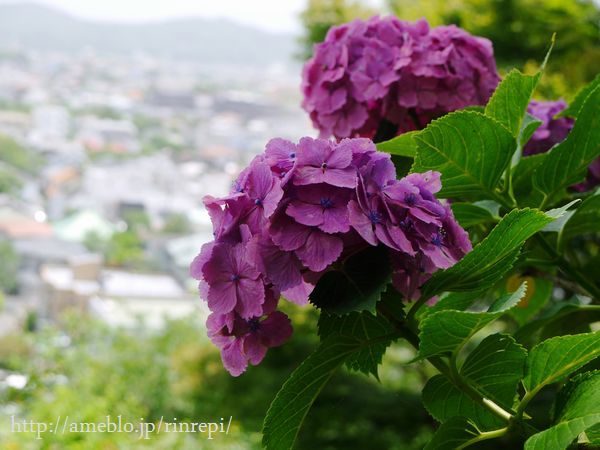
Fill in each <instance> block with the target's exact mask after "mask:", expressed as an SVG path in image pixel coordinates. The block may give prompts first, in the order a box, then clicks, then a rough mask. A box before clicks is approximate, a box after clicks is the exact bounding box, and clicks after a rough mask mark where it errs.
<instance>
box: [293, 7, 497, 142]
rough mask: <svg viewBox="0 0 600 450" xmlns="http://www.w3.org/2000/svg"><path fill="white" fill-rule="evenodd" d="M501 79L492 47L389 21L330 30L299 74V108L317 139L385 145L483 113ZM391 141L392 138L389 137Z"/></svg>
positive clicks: (446, 29)
mask: <svg viewBox="0 0 600 450" xmlns="http://www.w3.org/2000/svg"><path fill="white" fill-rule="evenodd" d="M499 80H500V78H499V76H498V73H497V71H496V63H495V60H494V53H493V49H492V44H491V42H490V41H489V40H487V39H484V38H480V37H475V36H472V35H470V34H469V33H467V32H466V31H464V30H462V29H460V28H458V27H455V26H453V25H451V26H441V27H436V28H433V29H430V28H429V25H428V24H427V22H426V21H425V20H419V21H417V22H414V23H411V22H406V21H402V20H399V19H397V18H396V17H392V16H390V17H383V18H381V17H377V16H376V17H372V18H371V19H369V20H367V21H363V20H355V21H353V22H350V23H347V24H344V25H341V26H338V27H333V28H331V29H330V30H329V33H328V34H327V37H326V38H325V41H324V42H323V43H321V44H317V45H316V46H315V52H314V56H313V57H312V58H311V59H310V60H309V61H308V62H307V63H306V64H305V66H304V70H303V80H302V92H303V95H304V100H303V102H302V106H303V107H304V109H305V110H306V111H307V112H308V113H309V114H310V117H311V119H312V121H313V124H314V126H315V128H317V129H318V130H319V131H320V134H321V136H322V137H330V136H335V137H336V138H338V139H341V138H345V137H356V136H365V137H369V138H374V137H375V136H376V135H377V134H378V130H379V131H380V133H379V134H381V130H382V129H383V128H387V129H386V131H385V133H386V138H391V137H393V136H394V135H396V134H399V133H401V132H404V131H408V130H414V129H421V128H423V127H425V126H426V125H427V123H428V122H429V121H431V120H432V119H435V118H437V117H440V116H442V115H444V114H446V113H448V112H450V111H454V110H456V109H460V108H464V107H466V106H470V105H484V104H485V103H486V102H487V100H488V99H489V97H490V95H491V94H492V92H493V91H494V89H495V88H496V85H497V84H498V82H499ZM390 134H391V135H390Z"/></svg>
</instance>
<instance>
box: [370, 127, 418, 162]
mask: <svg viewBox="0 0 600 450" xmlns="http://www.w3.org/2000/svg"><path fill="white" fill-rule="evenodd" d="M417 133H418V131H408V132H406V133H402V134H401V135H399V136H396V137H395V138H393V139H390V140H389V141H384V142H379V143H378V144H375V146H376V147H377V150H379V151H380V152H385V153H390V154H392V155H399V156H408V157H410V158H414V157H415V156H416V154H417V143H416V142H415V140H414V139H413V137H414V136H415V134H417Z"/></svg>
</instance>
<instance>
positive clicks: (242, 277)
mask: <svg viewBox="0 0 600 450" xmlns="http://www.w3.org/2000/svg"><path fill="white" fill-rule="evenodd" d="M543 66H544V65H542V69H541V70H540V72H538V73H537V74H534V75H524V74H522V73H521V72H519V71H517V70H513V71H511V72H510V73H509V74H508V75H506V77H504V79H503V80H502V81H501V82H499V78H498V75H497V73H496V69H495V63H494V59H493V52H492V47H491V44H490V43H489V42H488V41H486V40H484V39H481V38H477V37H473V36H470V35H469V34H467V33H466V32H464V31H463V30H460V29H458V28H456V27H438V28H434V29H430V28H429V27H428V25H427V23H425V22H423V21H420V22H416V23H407V22H402V21H400V20H397V19H395V18H391V17H390V18H378V17H375V18H373V19H371V20H369V21H366V22H363V21H355V22H352V23H350V24H347V25H342V26H341V27H336V28H332V29H331V31H330V32H329V34H328V35H327V39H326V41H325V42H324V43H323V44H319V45H317V46H316V47H315V55H314V57H313V58H312V59H311V60H310V61H309V62H308V63H307V65H306V66H305V69H304V83H303V92H304V94H305V100H304V107H305V108H306V109H307V111H308V112H309V113H310V114H311V117H312V119H313V122H314V123H315V125H316V126H317V128H318V129H319V130H320V132H321V138H319V139H313V138H310V137H305V138H302V139H300V140H299V142H297V143H294V142H290V141H286V140H283V139H273V140H271V141H270V142H269V143H268V144H267V145H266V148H265V151H264V153H262V154H261V155H259V156H257V157H256V158H255V159H254V160H253V161H252V162H251V164H250V165H249V166H248V167H247V168H246V169H245V170H244V171H243V172H242V173H241V174H240V175H239V177H238V178H237V180H236V181H235V183H234V186H233V188H232V190H231V192H230V193H229V194H228V195H227V196H225V197H223V198H214V197H210V196H209V197H206V198H205V199H204V204H205V206H206V208H207V210H208V211H209V213H210V216H211V219H212V222H213V229H214V240H213V241H212V242H210V243H208V244H205V245H204V246H203V247H202V249H201V251H200V254H199V255H198V256H197V257H196V258H195V260H194V261H193V262H192V264H191V275H192V276H193V277H194V278H196V279H197V280H198V281H199V290H200V296H201V297H202V299H203V300H205V301H206V302H207V304H208V307H209V309H210V310H211V314H210V316H209V318H208V321H207V330H208V335H209V337H210V339H211V340H212V342H213V343H214V344H215V345H216V346H217V347H219V348H220V350H221V355H222V360H223V365H224V367H225V369H226V370H228V371H229V372H230V373H231V374H232V375H234V376H239V375H241V374H242V373H243V372H244V371H246V370H249V369H248V365H256V364H259V363H260V362H261V361H262V360H263V358H264V357H265V354H266V352H267V350H268V349H269V348H272V347H277V346H279V345H282V344H284V343H285V341H286V340H287V339H288V338H289V337H290V336H291V334H292V323H291V321H290V319H289V318H288V317H287V316H286V315H285V314H284V313H283V312H282V311H280V310H278V305H279V304H280V302H283V301H290V302H293V303H296V304H299V305H304V304H307V303H310V304H311V305H312V307H316V308H318V309H319V311H320V318H319V324H318V325H319V326H318V328H319V337H320V345H319V346H318V347H317V348H316V349H315V351H314V352H313V353H312V354H311V355H310V356H309V357H308V359H306V360H305V361H304V362H303V363H302V364H301V365H300V366H299V367H298V368H297V369H296V370H295V371H294V372H293V373H292V374H291V376H290V378H289V379H288V381H287V382H286V383H285V384H284V386H283V387H282V388H281V390H280V392H279V393H278V394H277V396H276V398H275V399H274V401H273V403H272V405H271V407H270V409H269V412H268V414H267V417H266V418H265V423H264V430H263V435H264V437H263V445H264V447H265V448H266V449H268V450H286V449H290V448H292V447H293V445H294V441H295V437H296V435H297V433H298V432H299V430H300V427H301V424H302V421H303V418H304V417H305V416H306V414H307V413H309V409H310V407H311V405H312V403H313V402H314V400H315V398H316V397H317V396H318V394H319V392H320V391H321V390H322V389H323V388H324V386H325V385H326V383H327V381H328V380H329V379H330V378H331V376H332V374H333V373H334V372H335V371H337V370H340V368H341V367H342V366H345V367H346V368H347V369H349V370H354V371H359V372H363V373H364V374H367V375H373V376H374V377H375V378H377V371H378V366H379V365H380V364H381V362H382V357H383V355H384V353H385V352H386V349H387V348H388V347H389V346H391V345H397V344H396V343H397V342H399V341H402V342H404V343H405V345H410V346H412V347H413V348H414V358H412V359H411V360H410V361H408V360H407V361H406V363H407V364H408V363H414V364H430V365H432V366H433V367H434V368H435V369H437V371H438V372H439V374H438V375H435V376H433V377H432V378H430V379H429V380H428V381H427V383H426V384H425V385H424V387H423V393H422V399H423V404H424V406H425V408H426V409H427V411H428V412H429V413H430V414H431V416H432V417H433V418H434V419H435V420H436V422H437V423H438V424H439V426H438V427H437V431H436V433H435V435H434V436H433V438H432V440H431V441H430V442H429V443H428V444H427V446H426V447H425V448H426V449H428V450H431V449H456V448H466V447H469V446H471V445H476V444H478V443H479V442H481V441H487V440H492V439H495V440H497V442H496V443H495V444H493V446H492V447H490V448H523V447H524V448H525V449H527V450H538V449H539V450H548V449H557V450H560V449H566V448H570V446H571V445H573V444H574V443H575V442H577V443H579V444H580V445H583V446H585V445H589V446H590V448H592V446H594V445H600V372H598V371H597V370H596V369H597V367H598V366H597V365H598V362H599V360H598V356H600V332H599V331H598V322H599V320H600V305H599V303H600V281H599V280H600V256H599V255H600V252H599V249H600V240H599V239H598V237H599V235H598V232H599V231H600V195H598V193H600V190H598V189H596V186H597V184H598V179H599V176H598V175H600V174H599V173H598V172H599V170H598V169H599V168H598V164H599V163H598V161H599V158H600V76H599V77H597V78H596V80H595V81H593V82H592V83H591V84H590V85H588V86H586V87H585V88H583V89H582V90H581V92H580V93H579V94H578V95H577V96H576V97H575V98H574V99H573V100H572V102H571V104H570V106H568V107H567V105H566V103H565V102H563V101H557V102H540V101H533V100H532V96H533V94H534V91H535V88H536V85H537V83H538V81H539V79H540V77H541V75H542V70H543ZM472 105H480V106H479V107H472ZM466 107H468V108H466ZM331 136H333V137H335V138H336V140H330V139H328V138H330V137H331ZM388 138H389V139H388ZM307 307H311V306H307ZM549 399H552V403H553V406H552V407H551V408H550V407H548V406H546V407H544V406H543V405H547V402H548V401H549ZM544 402H546V403H544ZM540 405H542V407H541V408H540ZM399 407H401V406H399ZM357 414H360V411H357ZM326 426H327V424H326V423H325V424H323V427H326Z"/></svg>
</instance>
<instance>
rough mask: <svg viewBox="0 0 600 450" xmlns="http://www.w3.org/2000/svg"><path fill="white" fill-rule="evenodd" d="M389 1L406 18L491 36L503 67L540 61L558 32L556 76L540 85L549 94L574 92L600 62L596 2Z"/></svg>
mask: <svg viewBox="0 0 600 450" xmlns="http://www.w3.org/2000/svg"><path fill="white" fill-rule="evenodd" d="M387 5H388V8H389V10H390V11H391V12H393V13H394V14H395V15H397V16H398V17H400V18H401V19H405V20H415V19H418V18H421V17H425V18H426V19H427V20H428V21H429V23H430V24H432V25H433V26H436V25H442V24H456V25H458V26H460V27H462V28H464V29H466V30H467V31H469V32H470V33H473V34H476V35H479V36H484V37H487V38H488V39H490V40H491V41H492V42H493V44H494V53H495V55H496V59H497V61H498V64H499V66H500V67H501V68H506V67H512V66H517V67H519V68H522V67H523V66H525V65H526V63H527V62H528V61H531V60H537V61H539V60H541V59H542V58H543V56H544V54H545V52H546V50H547V49H548V45H549V43H550V38H551V36H552V33H556V44H555V46H554V49H553V52H552V58H550V67H549V69H548V71H547V72H548V73H551V74H553V75H551V76H550V77H546V79H545V82H544V83H543V84H542V86H541V88H540V91H541V93H542V94H544V95H546V96H549V97H556V96H559V95H567V96H570V95H571V94H573V93H574V92H575V91H577V89H578V87H580V86H581V85H583V84H585V83H587V82H589V81H591V80H592V79H593V78H594V76H595V75H596V71H597V68H598V67H599V66H600V5H599V3H598V2H596V1H594V0H576V1H564V0H421V1H419V2H415V1H412V0H387ZM577 61H586V64H575V62H577ZM556 74H558V75H556Z"/></svg>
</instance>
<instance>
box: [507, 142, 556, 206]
mask: <svg viewBox="0 0 600 450" xmlns="http://www.w3.org/2000/svg"><path fill="white" fill-rule="evenodd" d="M547 156H548V154H547V153H540V154H538V155H532V156H525V157H523V158H521V159H520V160H519V163H518V164H517V165H516V166H515V167H514V169H513V173H512V184H513V192H514V195H515V198H516V199H517V203H518V204H519V206H538V205H539V204H540V203H541V202H542V199H543V195H542V194H541V193H540V192H538V191H536V190H535V189H533V181H532V180H533V174H534V172H535V171H536V170H537V168H538V167H539V166H540V165H541V164H542V163H543V162H544V160H545V159H546V158H547Z"/></svg>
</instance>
